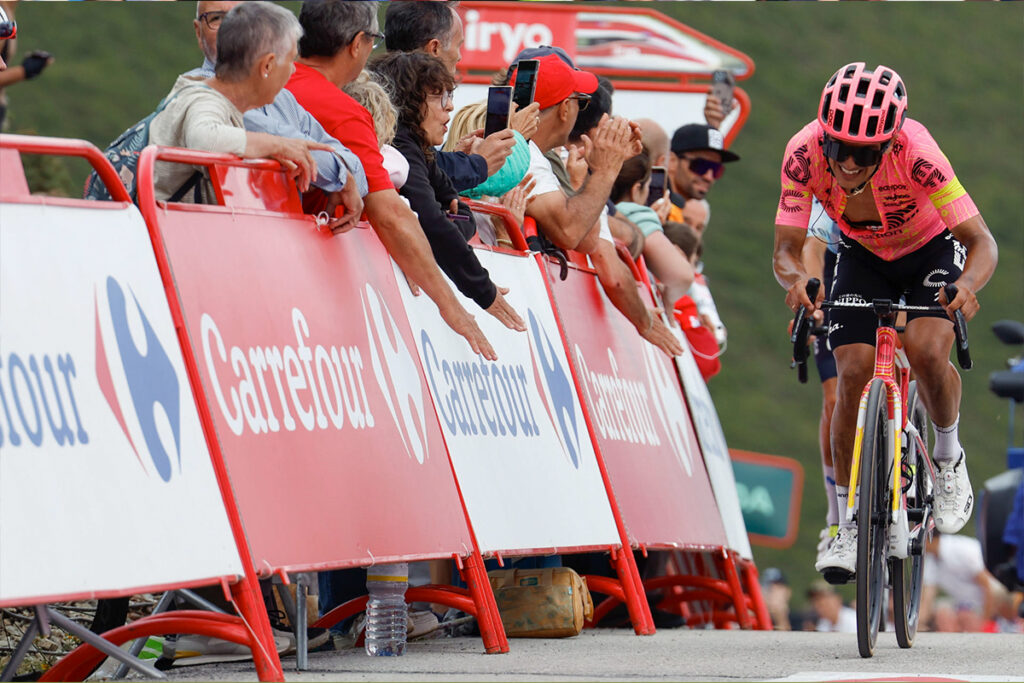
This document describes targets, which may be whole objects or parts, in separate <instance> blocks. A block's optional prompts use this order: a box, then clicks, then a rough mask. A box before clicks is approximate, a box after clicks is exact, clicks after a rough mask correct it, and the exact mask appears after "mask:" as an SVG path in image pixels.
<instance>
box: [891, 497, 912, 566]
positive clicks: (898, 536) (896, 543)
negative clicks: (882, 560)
mask: <svg viewBox="0 0 1024 683" xmlns="http://www.w3.org/2000/svg"><path fill="white" fill-rule="evenodd" d="M910 550H911V548H910V524H909V523H908V522H907V511H906V510H905V509H903V510H896V511H895V512H893V513H892V521H891V522H890V523H889V557H890V558H895V559H898V560H905V559H907V557H909V556H910Z"/></svg>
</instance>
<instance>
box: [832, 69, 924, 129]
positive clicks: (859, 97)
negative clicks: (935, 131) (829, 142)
mask: <svg viewBox="0 0 1024 683" xmlns="http://www.w3.org/2000/svg"><path fill="white" fill-rule="evenodd" d="M906 116H907V88H906V86H904V85H903V79H902V78H900V75H899V74H898V73H896V72H895V71H893V70H892V69H890V68H889V67H887V66H882V65H878V66H877V67H875V69H874V70H873V71H871V70H868V69H867V68H865V65H864V62H854V63H852V64H847V65H846V66H844V67H843V68H841V69H839V71H836V72H835V74H834V75H833V76H832V78H830V79H829V81H828V83H827V84H825V89H824V90H823V91H822V92H821V104H820V105H819V107H818V122H819V123H821V126H822V128H824V129H825V133H827V134H828V135H829V136H830V137H833V138H836V139H838V140H843V141H845V142H850V143H854V144H872V143H875V142H883V143H884V142H887V141H889V140H891V139H892V138H894V137H895V136H896V133H898V132H899V131H900V128H902V127H903V120H904V119H905V118H906Z"/></svg>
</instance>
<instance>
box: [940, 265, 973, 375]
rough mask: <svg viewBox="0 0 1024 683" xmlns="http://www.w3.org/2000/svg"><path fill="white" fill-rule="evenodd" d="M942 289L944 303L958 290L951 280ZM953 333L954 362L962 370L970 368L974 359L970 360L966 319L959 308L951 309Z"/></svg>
mask: <svg viewBox="0 0 1024 683" xmlns="http://www.w3.org/2000/svg"><path fill="white" fill-rule="evenodd" d="M943 291H944V292H945V293H946V304H947V305H948V304H949V303H950V302H952V301H953V299H955V298H956V293H957V291H958V290H957V288H956V285H955V284H953V283H952V282H951V283H949V284H948V285H946V286H945V287H944V288H943ZM953 333H954V334H955V335H956V362H957V363H958V364H959V365H960V367H961V368H963V369H964V370H970V369H971V368H973V367H974V361H973V360H971V351H970V349H969V348H968V347H967V319H966V318H964V314H963V313H961V312H960V309H957V310H955V311H953Z"/></svg>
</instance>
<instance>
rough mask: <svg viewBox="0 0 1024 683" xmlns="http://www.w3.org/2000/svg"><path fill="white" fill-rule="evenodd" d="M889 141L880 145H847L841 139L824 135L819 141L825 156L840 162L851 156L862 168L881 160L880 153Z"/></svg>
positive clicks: (881, 153) (886, 147) (883, 152)
mask: <svg viewBox="0 0 1024 683" xmlns="http://www.w3.org/2000/svg"><path fill="white" fill-rule="evenodd" d="M888 147H889V143H885V144H884V145H882V146H881V147H865V146H864V145H848V144H846V143H845V142H843V141H842V140H836V139H835V138H831V137H829V136H827V135H826V136H825V138H824V140H822V143H821V151H822V152H823V153H824V154H825V156H826V157H828V158H829V159H832V160H834V161H836V162H839V163H842V162H843V161H846V159H847V157H853V163H855V164H857V165H858V166H860V167H862V168H867V167H868V166H874V165H875V164H877V163H878V162H880V161H881V160H882V155H883V154H885V150H886V149H888Z"/></svg>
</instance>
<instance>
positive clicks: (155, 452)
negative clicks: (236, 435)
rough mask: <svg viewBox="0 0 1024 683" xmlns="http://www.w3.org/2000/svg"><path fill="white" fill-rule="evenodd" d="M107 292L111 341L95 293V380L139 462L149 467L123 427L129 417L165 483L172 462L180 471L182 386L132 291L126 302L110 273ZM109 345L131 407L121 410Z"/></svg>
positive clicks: (126, 428)
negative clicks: (109, 362)
mask: <svg viewBox="0 0 1024 683" xmlns="http://www.w3.org/2000/svg"><path fill="white" fill-rule="evenodd" d="M129 291H130V290H129ZM106 294H107V296H106V298H107V308H108V309H109V314H110V327H111V328H112V329H113V331H114V338H113V339H112V340H110V339H107V338H106V337H105V335H104V332H103V327H102V325H101V324H100V304H99V297H97V299H96V303H95V307H96V380H97V382H98V383H99V387H100V391H101V392H102V393H103V397H104V398H105V399H106V401H107V404H108V405H109V406H110V410H111V412H113V414H114V417H115V418H116V419H117V424H118V425H119V426H120V427H121V431H123V432H124V435H125V438H127V439H128V443H129V445H130V446H131V447H132V450H133V451H134V452H135V457H136V458H138V460H139V463H140V464H141V465H142V466H143V468H144V469H148V468H146V465H145V463H144V462H143V458H142V456H141V455H140V454H139V446H138V445H137V444H136V443H135V440H134V439H133V438H132V435H131V431H130V430H129V429H128V423H127V421H126V419H127V418H134V423H135V425H136V426H137V427H138V431H139V432H141V433H142V439H143V442H144V445H145V451H146V454H147V455H148V457H149V459H150V462H151V463H152V466H153V468H154V469H155V470H156V472H157V474H159V475H160V478H161V479H163V480H164V481H170V479H171V475H172V473H173V471H174V469H175V466H176V467H177V469H178V471H179V472H180V471H181V404H180V394H181V386H180V384H179V382H178V375H177V373H176V372H175V370H174V365H173V364H172V363H171V359H170V357H169V356H168V355H167V351H166V350H165V349H164V347H163V345H162V344H161V343H160V340H159V338H158V337H157V335H156V332H155V331H154V330H153V326H152V325H151V324H150V322H149V318H147V317H146V313H145V311H143V310H142V307H141V306H140V305H139V302H138V299H136V298H135V294H134V293H132V299H131V304H129V303H128V301H127V298H126V297H125V294H124V290H122V289H121V285H120V284H118V282H117V280H115V279H114V278H112V277H108V278H107V281H106ZM108 347H111V348H112V349H113V350H114V351H116V355H115V358H118V359H120V363H119V366H120V367H117V366H115V372H118V373H122V372H123V375H122V376H123V379H124V382H125V383H126V384H127V386H128V395H129V397H130V399H131V410H126V405H125V404H124V402H122V400H121V399H120V398H119V397H118V393H117V391H116V390H115V388H114V380H113V377H112V375H111V368H110V365H109V364H108V360H107V359H108V358H109V357H110V353H109V352H108V351H107V348H108Z"/></svg>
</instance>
